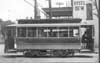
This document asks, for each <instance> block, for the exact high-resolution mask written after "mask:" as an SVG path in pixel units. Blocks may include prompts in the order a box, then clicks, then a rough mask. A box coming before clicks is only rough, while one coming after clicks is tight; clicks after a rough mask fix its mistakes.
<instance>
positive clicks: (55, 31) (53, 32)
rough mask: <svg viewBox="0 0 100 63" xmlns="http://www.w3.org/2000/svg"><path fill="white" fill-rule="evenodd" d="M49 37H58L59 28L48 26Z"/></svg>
mask: <svg viewBox="0 0 100 63" xmlns="http://www.w3.org/2000/svg"><path fill="white" fill-rule="evenodd" d="M48 30H50V31H49V32H48V37H57V36H58V29H57V28H56V27H48Z"/></svg>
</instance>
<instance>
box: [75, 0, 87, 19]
mask: <svg viewBox="0 0 100 63" xmlns="http://www.w3.org/2000/svg"><path fill="white" fill-rule="evenodd" d="M73 17H74V18H81V19H86V0H73Z"/></svg>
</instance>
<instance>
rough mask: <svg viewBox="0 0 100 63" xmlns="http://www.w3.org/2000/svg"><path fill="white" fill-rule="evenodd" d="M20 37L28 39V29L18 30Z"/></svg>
mask: <svg viewBox="0 0 100 63" xmlns="http://www.w3.org/2000/svg"><path fill="white" fill-rule="evenodd" d="M17 35H18V37H26V28H25V27H22V28H18V34H17Z"/></svg>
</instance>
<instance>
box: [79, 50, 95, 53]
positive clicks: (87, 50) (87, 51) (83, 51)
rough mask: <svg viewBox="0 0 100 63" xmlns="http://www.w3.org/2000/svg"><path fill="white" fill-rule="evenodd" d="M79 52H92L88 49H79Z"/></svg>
mask: <svg viewBox="0 0 100 63" xmlns="http://www.w3.org/2000/svg"><path fill="white" fill-rule="evenodd" d="M80 52H81V53H93V51H91V50H90V49H81V50H80Z"/></svg>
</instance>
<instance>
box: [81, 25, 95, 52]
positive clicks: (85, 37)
mask: <svg viewBox="0 0 100 63" xmlns="http://www.w3.org/2000/svg"><path fill="white" fill-rule="evenodd" d="M82 28H84V29H85V30H84V33H83V34H82V48H83V49H89V50H91V51H93V49H94V39H93V36H94V31H93V30H94V27H93V26H92V25H86V26H82Z"/></svg>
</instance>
